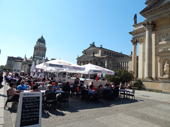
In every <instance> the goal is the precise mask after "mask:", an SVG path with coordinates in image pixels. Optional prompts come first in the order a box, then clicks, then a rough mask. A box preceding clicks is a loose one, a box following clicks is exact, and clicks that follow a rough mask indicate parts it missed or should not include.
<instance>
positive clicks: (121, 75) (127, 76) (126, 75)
mask: <svg viewBox="0 0 170 127" xmlns="http://www.w3.org/2000/svg"><path fill="white" fill-rule="evenodd" d="M114 72H115V74H114V75H106V77H105V78H106V79H107V81H109V82H114V84H117V85H118V84H119V83H120V82H122V83H123V84H124V83H125V82H131V81H132V80H133V79H134V76H133V75H134V73H133V71H127V70H115V71H114Z"/></svg>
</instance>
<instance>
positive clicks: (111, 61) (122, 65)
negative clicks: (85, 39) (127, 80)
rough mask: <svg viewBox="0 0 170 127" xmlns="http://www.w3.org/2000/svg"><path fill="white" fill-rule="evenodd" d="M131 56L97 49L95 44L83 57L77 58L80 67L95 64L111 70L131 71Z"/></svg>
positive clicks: (91, 45)
mask: <svg viewBox="0 0 170 127" xmlns="http://www.w3.org/2000/svg"><path fill="white" fill-rule="evenodd" d="M131 61H132V57H131V55H130V56H128V55H126V54H123V53H118V52H115V51H112V50H109V49H106V48H103V47H102V45H101V46H100V47H96V46H95V44H94V43H92V44H90V47H89V48H87V49H85V50H84V51H82V56H80V57H78V58H77V64H78V65H84V64H88V63H91V64H94V65H98V66H101V67H104V68H107V69H110V70H116V69H126V70H128V71H130V70H131Z"/></svg>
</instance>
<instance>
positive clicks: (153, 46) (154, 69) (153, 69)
mask: <svg viewBox="0 0 170 127" xmlns="http://www.w3.org/2000/svg"><path fill="white" fill-rule="evenodd" d="M155 38H156V35H155V32H154V33H152V78H153V79H155V78H156V65H155V63H156V58H155V41H156V39H155Z"/></svg>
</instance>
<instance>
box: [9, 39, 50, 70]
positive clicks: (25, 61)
mask: <svg viewBox="0 0 170 127" xmlns="http://www.w3.org/2000/svg"><path fill="white" fill-rule="evenodd" d="M46 50H47V48H46V43H45V39H44V37H43V36H41V37H40V38H38V40H37V42H36V45H35V46H34V52H33V56H31V57H30V58H27V57H26V55H25V57H24V58H21V57H10V56H8V58H7V63H6V67H9V68H10V69H12V70H13V71H15V72H21V71H22V72H26V73H29V72H30V68H31V66H32V62H33V61H34V63H36V61H37V60H39V63H41V62H42V59H43V57H44V58H45V55H46ZM45 61H48V58H46V59H45Z"/></svg>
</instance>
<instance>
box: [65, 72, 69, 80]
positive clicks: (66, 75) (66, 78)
mask: <svg viewBox="0 0 170 127" xmlns="http://www.w3.org/2000/svg"><path fill="white" fill-rule="evenodd" d="M67 75H68V72H66V79H65V80H66V82H67Z"/></svg>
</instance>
